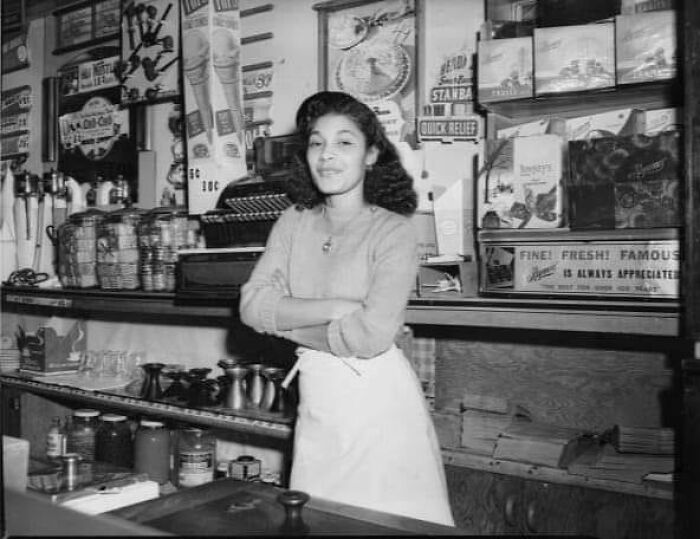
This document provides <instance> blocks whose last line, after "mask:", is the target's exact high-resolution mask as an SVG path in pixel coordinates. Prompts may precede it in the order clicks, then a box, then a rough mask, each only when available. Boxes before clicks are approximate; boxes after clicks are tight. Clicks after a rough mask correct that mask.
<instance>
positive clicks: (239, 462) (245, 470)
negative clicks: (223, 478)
mask: <svg viewBox="0 0 700 539" xmlns="http://www.w3.org/2000/svg"><path fill="white" fill-rule="evenodd" d="M260 468H261V463H260V459H256V458H255V457H253V456H252V455H241V456H240V457H238V458H237V459H236V460H232V461H230V462H229V465H228V476H229V477H232V478H234V479H239V480H241V481H259V480H260Z"/></svg>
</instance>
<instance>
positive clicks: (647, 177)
mask: <svg viewBox="0 0 700 539" xmlns="http://www.w3.org/2000/svg"><path fill="white" fill-rule="evenodd" d="M680 143H681V141H680V135H679V133H678V132H675V131H668V132H663V133H660V134H658V135H655V136H651V137H649V136H646V135H632V136H628V137H604V138H599V139H592V140H585V141H571V142H570V143H569V168H570V173H569V176H568V185H567V192H568V202H569V221H570V226H571V228H572V229H596V228H598V229H608V230H610V229H615V228H666V227H678V226H681V223H682V217H683V216H682V210H681V192H680V191H681V181H680V163H679V151H680Z"/></svg>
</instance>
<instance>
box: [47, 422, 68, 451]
mask: <svg viewBox="0 0 700 539" xmlns="http://www.w3.org/2000/svg"><path fill="white" fill-rule="evenodd" d="M65 448H66V440H65V432H64V431H63V426H62V425H61V418H60V417H58V416H55V417H53V418H52V419H51V426H50V427H49V430H48V432H47V433H46V456H47V457H48V458H49V459H50V460H54V459H59V458H60V457H61V455H63V453H65Z"/></svg>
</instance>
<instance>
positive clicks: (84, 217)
mask: <svg viewBox="0 0 700 539" xmlns="http://www.w3.org/2000/svg"><path fill="white" fill-rule="evenodd" d="M104 217H105V212H103V211H100V210H96V209H90V210H86V211H83V212H78V213H74V214H72V215H71V216H70V217H69V218H68V219H67V220H66V221H64V222H63V223H62V224H61V225H60V226H59V227H58V228H57V229H56V236H55V237H56V246H57V251H58V257H57V259H58V267H57V270H58V277H59V279H60V281H61V284H62V285H63V286H65V287H66V288H92V287H96V286H98V280H97V229H98V227H99V225H100V223H101V222H102V220H103V219H104Z"/></svg>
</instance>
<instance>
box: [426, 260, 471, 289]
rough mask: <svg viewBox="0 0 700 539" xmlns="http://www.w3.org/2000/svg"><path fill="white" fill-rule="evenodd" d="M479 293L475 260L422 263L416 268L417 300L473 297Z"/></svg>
mask: <svg viewBox="0 0 700 539" xmlns="http://www.w3.org/2000/svg"><path fill="white" fill-rule="evenodd" d="M478 293H479V286H478V267H477V262H476V260H469V261H451V262H448V261H445V262H430V261H428V262H423V263H421V265H420V267H419V268H418V297H419V298H443V299H445V298H455V297H457V298H461V297H474V296H477V295H478Z"/></svg>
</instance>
